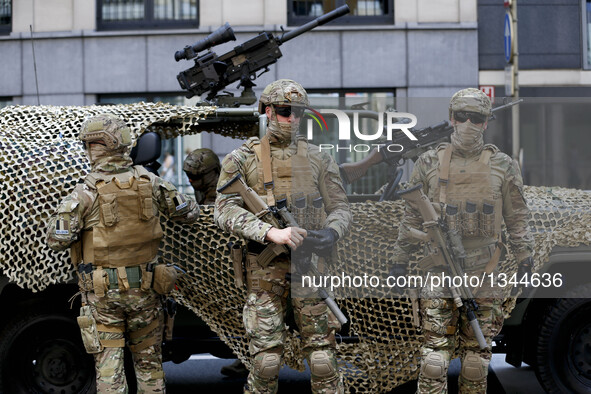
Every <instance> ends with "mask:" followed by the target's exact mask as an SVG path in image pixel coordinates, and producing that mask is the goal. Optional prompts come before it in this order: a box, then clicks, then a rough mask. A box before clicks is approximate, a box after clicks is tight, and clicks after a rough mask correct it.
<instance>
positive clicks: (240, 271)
mask: <svg viewBox="0 0 591 394" xmlns="http://www.w3.org/2000/svg"><path fill="white" fill-rule="evenodd" d="M230 258H231V259H232V266H233V267H234V283H236V287H238V288H239V289H242V288H243V287H244V283H245V282H244V268H243V265H242V262H243V260H244V252H243V248H242V245H241V244H231V245H230Z"/></svg>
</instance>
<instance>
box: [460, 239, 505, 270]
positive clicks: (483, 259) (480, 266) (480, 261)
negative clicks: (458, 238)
mask: <svg viewBox="0 0 591 394" xmlns="http://www.w3.org/2000/svg"><path fill="white" fill-rule="evenodd" d="M495 249H496V245H495V244H492V245H489V246H485V247H483V248H479V249H474V250H466V258H465V259H464V265H463V267H462V268H463V269H464V270H465V271H467V272H474V271H482V270H484V267H486V266H487V264H488V263H489V262H490V261H491V259H492V257H493V255H494V254H495ZM497 262H498V260H497Z"/></svg>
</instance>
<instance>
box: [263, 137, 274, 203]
mask: <svg viewBox="0 0 591 394" xmlns="http://www.w3.org/2000/svg"><path fill="white" fill-rule="evenodd" d="M271 160H273V159H272V158H271V143H270V142H269V138H268V137H267V136H266V135H265V136H264V137H263V138H261V162H262V164H263V187H264V188H265V191H266V192H267V205H269V206H270V207H273V206H275V196H274V195H273V189H274V188H275V185H274V183H273V168H272V167H271Z"/></svg>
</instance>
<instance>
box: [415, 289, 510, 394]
mask: <svg viewBox="0 0 591 394" xmlns="http://www.w3.org/2000/svg"><path fill="white" fill-rule="evenodd" d="M479 296H480V297H479ZM482 296H485V297H482ZM421 297H422V298H421V317H422V326H423V331H424V334H425V340H424V343H423V345H422V347H421V369H420V373H419V382H418V387H417V393H447V369H448V366H449V362H450V361H451V359H452V357H453V356H454V354H459V357H460V359H461V362H462V368H461V371H460V376H459V382H458V383H459V389H460V393H483V394H484V393H486V378H487V375H488V365H489V363H490V360H491V356H492V339H493V338H494V336H495V335H497V334H498V333H499V332H500V331H501V327H502V326H503V298H501V295H500V294H499V293H498V292H496V291H493V290H491V289H486V288H483V289H479V291H478V292H477V294H475V297H479V298H476V302H477V303H478V307H479V309H478V311H477V312H476V318H477V320H478V323H479V324H480V327H481V329H482V333H483V334H484V338H485V339H486V341H487V343H488V347H487V348H486V349H480V347H479V346H478V342H477V341H476V337H475V335H474V331H473V330H472V327H471V326H470V324H469V322H468V319H467V317H466V315H465V313H464V312H462V313H460V311H459V310H458V309H457V307H456V306H455V304H454V302H453V300H452V299H451V298H444V297H449V290H448V289H444V288H434V289H429V288H424V289H423V291H422V292H421Z"/></svg>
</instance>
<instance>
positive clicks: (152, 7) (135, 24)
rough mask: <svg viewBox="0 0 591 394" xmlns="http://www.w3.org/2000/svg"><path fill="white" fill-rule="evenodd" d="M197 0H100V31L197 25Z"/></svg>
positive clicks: (98, 11)
mask: <svg viewBox="0 0 591 394" xmlns="http://www.w3.org/2000/svg"><path fill="white" fill-rule="evenodd" d="M197 4H198V0H98V1H97V27H98V29H99V30H129V29H166V28H181V27H198V26H199V17H198V13H197V11H198V5H197Z"/></svg>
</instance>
